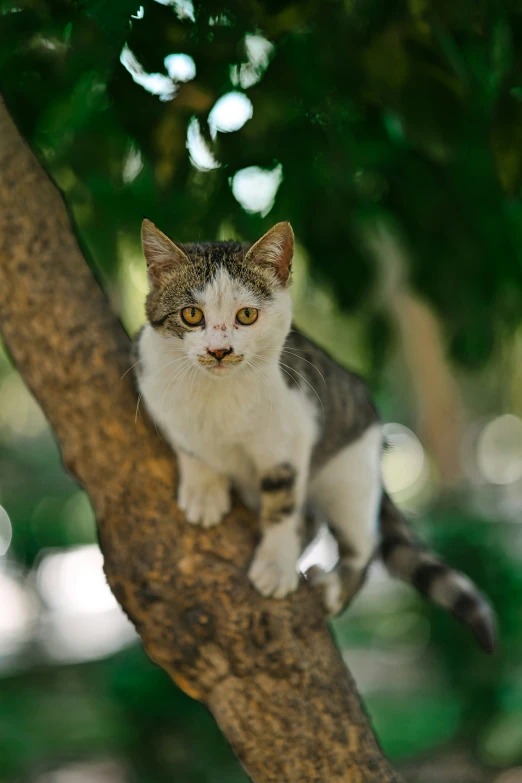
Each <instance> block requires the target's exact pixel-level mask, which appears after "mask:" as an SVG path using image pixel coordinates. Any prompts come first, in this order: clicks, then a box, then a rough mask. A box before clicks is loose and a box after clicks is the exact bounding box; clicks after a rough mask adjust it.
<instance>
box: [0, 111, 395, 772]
mask: <svg viewBox="0 0 522 783" xmlns="http://www.w3.org/2000/svg"><path fill="white" fill-rule="evenodd" d="M0 327H1V330H2V333H3V336H4V338H5V341H6V343H7V346H8V348H9V350H10V352H11V355H12V357H13V359H14V361H15V362H16V364H17V366H18V369H19V370H20V372H21V373H22V375H23V377H24V378H25V380H26V382H27V384H28V385H29V387H30V388H31V390H32V391H33V393H34V395H35V396H36V398H37V399H38V401H39V402H40V404H41V406H42V408H43V410H44V411H45V413H46V415H47V417H48V419H49V421H50V423H51V425H52V427H53V428H54V431H55V432H56V435H57V438H58V440H59V442H60V446H61V449H62V454H63V459H64V462H65V465H66V466H67V468H68V469H69V470H70V471H71V472H72V473H73V474H74V475H75V476H77V478H78V480H79V481H80V482H81V484H82V485H83V486H84V487H85V489H86V491H87V492H88V494H89V496H90V498H91V500H92V503H93V505H94V509H95V512H96V516H97V520H98V528H99V537H100V543H101V548H102V550H103V554H104V558H105V572H106V574H107V579H108V581H109V584H110V586H111V588H112V590H113V592H114V594H115V595H116V597H117V599H118V600H119V602H120V603H121V605H122V606H123V608H124V610H125V611H126V612H127V614H128V615H129V617H130V618H131V620H132V621H133V622H134V624H135V625H136V628H137V630H138V633H139V634H140V636H141V638H142V640H143V643H144V645H145V648H146V650H147V652H148V654H149V655H150V657H151V658H152V659H153V660H154V661H155V662H156V663H157V664H159V665H160V666H162V667H163V668H164V669H165V670H166V671H167V672H168V673H169V675H170V676H171V677H172V678H173V679H174V680H175V681H176V682H177V683H178V685H179V686H180V687H181V688H182V689H183V690H184V691H185V692H186V693H188V694H189V695H191V696H193V697H194V698H196V699H200V700H201V701H202V702H204V703H205V704H206V705H207V706H208V707H209V708H210V710H211V711H212V713H213V715H214V716H215V718H216V720H217V722H218V724H219V725H220V727H221V729H222V730H223V732H224V733H225V735H226V737H227V738H228V740H229V741H230V743H231V745H232V747H233V749H234V751H235V752H236V754H237V756H238V757H239V759H240V760H241V762H242V763H243V764H244V766H245V769H246V770H247V772H248V774H249V775H250V776H251V778H252V779H253V780H254V781H256V782H258V783H268V781H274V783H275V782H277V783H284V782H285V781H295V782H296V783H308V782H309V783H312V781H314V783H335V782H336V781H346V783H348V781H350V782H353V783H355V782H356V781H357V782H359V781H372V782H375V781H390V783H391V781H395V782H396V783H397V781H399V778H398V777H397V775H396V774H395V773H394V772H393V770H392V769H391V768H390V766H389V764H388V762H387V760H386V759H385V758H384V757H383V756H382V754H381V752H380V750H379V748H378V745H377V742H376V740H375V738H374V736H373V734H372V732H371V730H370V728H369V726H368V721H367V719H366V716H365V715H364V712H363V710H362V708H361V704H360V701H359V697H358V695H357V692H356V690H355V688H354V684H353V682H352V680H351V677H350V675H349V674H348V672H347V671H346V669H345V668H344V666H343V664H342V661H341V659H340V657H339V655H338V653H337V651H336V649H335V647H334V645H333V643H332V640H331V637H330V635H329V633H328V630H327V628H326V625H325V622H324V619H323V616H322V614H321V611H320V608H319V604H318V602H317V601H316V599H315V597H314V596H313V595H312V594H311V593H310V591H308V590H307V588H306V586H304V585H303V586H301V588H300V590H299V591H298V593H297V594H295V595H294V596H292V598H291V599H290V600H287V601H282V602H277V601H273V600H270V599H264V598H262V597H261V596H260V595H258V594H257V593H256V592H255V591H254V590H253V588H252V587H251V586H250V584H249V582H248V579H247V577H246V567H247V564H248V562H249V560H250V558H251V555H252V551H253V547H254V543H255V539H256V535H257V532H256V525H255V522H254V520H253V519H252V518H251V516H250V515H249V514H248V513H247V512H246V511H245V510H244V509H243V508H241V507H236V508H235V509H234V511H233V512H232V513H231V514H230V515H229V516H228V518H227V519H226V521H225V522H224V524H222V525H221V526H219V527H218V528H215V529H213V530H211V531H205V530H200V529H194V528H193V527H191V526H190V525H187V524H186V523H185V522H184V520H183V517H182V514H181V513H180V512H179V510H178V509H177V507H176V505H175V502H174V498H175V463H174V458H173V455H172V453H171V452H170V450H169V449H168V448H167V446H166V445H165V443H164V442H162V441H161V440H160V439H159V438H158V436H157V435H156V434H155V432H154V429H153V428H152V427H150V426H148V424H147V423H144V422H143V421H142V420H141V419H140V418H138V420H137V422H135V411H136V397H135V394H134V391H133V388H132V383H131V379H130V374H127V375H126V376H125V377H124V378H122V376H123V374H124V372H125V371H126V370H127V369H128V367H129V359H128V352H129V341H128V338H127V336H126V335H125V333H124V331H123V329H122V327H121V326H120V324H119V323H118V321H117V319H116V318H115V316H114V315H113V314H112V313H111V311H110V309H109V306H108V304H107V301H106V299H105V298H104V296H103V294H102V292H101V291H100V289H99V288H98V286H97V284H96V283H95V281H94V279H93V277H92V275H91V274H90V272H89V269H88V267H87V265H86V263H85V261H84V258H83V256H82V253H81V251H80V249H79V247H78V244H77V242H76V239H75V236H74V233H73V231H72V228H71V223H70V220H69V217H68V214H67V211H66V209H65V206H64V203H63V201H62V198H61V197H60V195H59V193H58V191H57V189H56V188H55V186H54V185H53V184H52V183H51V182H50V180H49V179H48V177H47V176H46V174H45V173H44V171H43V170H42V168H41V167H40V165H39V164H38V162H37V160H36V159H35V157H34V156H33V154H32V153H31V151H30V150H29V148H28V147H27V145H26V144H25V142H24V141H23V140H22V139H21V138H20V136H19V134H18V133H17V131H16V128H15V126H14V125H13V123H12V121H11V119H10V117H9V115H8V113H7V111H6V110H5V107H4V105H3V103H1V101H0Z"/></svg>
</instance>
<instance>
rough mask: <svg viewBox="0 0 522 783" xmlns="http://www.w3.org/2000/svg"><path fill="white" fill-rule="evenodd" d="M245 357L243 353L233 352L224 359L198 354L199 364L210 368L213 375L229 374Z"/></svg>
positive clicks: (207, 368) (206, 368)
mask: <svg viewBox="0 0 522 783" xmlns="http://www.w3.org/2000/svg"><path fill="white" fill-rule="evenodd" d="M243 359H244V355H243V354H237V353H233V354H231V355H230V356H224V357H223V358H222V359H214V357H212V356H208V355H207V356H198V362H199V364H200V365H201V366H202V367H204V368H205V370H208V371H209V372H210V373H212V375H216V376H224V375H228V374H229V373H230V372H231V371H232V370H233V369H234V368H235V367H237V366H238V365H239V364H241V362H242V361H243Z"/></svg>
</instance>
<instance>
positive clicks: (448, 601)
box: [380, 494, 495, 653]
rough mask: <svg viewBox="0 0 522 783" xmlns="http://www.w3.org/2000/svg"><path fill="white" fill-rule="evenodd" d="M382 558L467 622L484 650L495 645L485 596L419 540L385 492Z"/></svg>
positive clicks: (489, 650)
mask: <svg viewBox="0 0 522 783" xmlns="http://www.w3.org/2000/svg"><path fill="white" fill-rule="evenodd" d="M380 528H381V544H380V554H381V557H382V560H383V562H384V564H385V566H386V568H387V569H388V571H389V572H390V573H391V575H392V576H396V577H398V578H399V579H402V580H403V581H405V582H409V583H410V584H412V585H413V586H414V587H416V588H417V590H419V592H421V593H423V594H424V595H425V596H427V597H428V598H429V599H430V600H431V601H433V603H435V604H438V605H439V606H442V608H443V609H446V610H447V611H448V612H451V614H453V615H455V617H457V618H458V619H459V620H462V622H464V623H466V625H469V627H470V628H471V630H472V631H473V633H474V634H475V636H476V637H477V640H478V642H479V644H480V645H481V646H482V647H483V649H484V650H485V651H486V652H487V653H492V652H493V650H494V648H495V621H494V615H493V612H492V611H491V608H490V607H489V605H488V603H487V601H486V599H485V598H484V597H483V596H482V595H481V594H480V593H479V591H478V590H477V588H476V587H475V585H474V584H473V583H472V582H471V581H470V580H469V579H468V578H467V577H465V576H464V575H463V574H460V573H459V572H458V571H454V570H453V569H452V568H450V567H449V566H448V565H446V563H444V562H442V560H440V559H439V558H438V557H437V556H436V555H434V554H433V553H432V552H430V551H429V550H428V549H426V548H424V547H423V546H422V545H421V544H419V543H418V542H417V541H416V540H415V539H414V537H413V536H412V534H411V532H410V529H409V527H408V524H407V522H406V520H405V519H404V517H403V516H402V514H401V512H400V511H399V509H398V508H396V506H395V505H394V504H393V502H392V501H391V500H390V498H389V497H388V495H386V494H384V496H383V499H382V504H381V511H380Z"/></svg>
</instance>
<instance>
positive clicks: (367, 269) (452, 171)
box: [0, 0, 522, 364]
mask: <svg viewBox="0 0 522 783" xmlns="http://www.w3.org/2000/svg"><path fill="white" fill-rule="evenodd" d="M164 2H166V0H162V2H161V3H160V2H155V1H154V0H144V3H143V5H142V6H139V4H138V0H132V2H129V0H113V2H110V3H109V2H107V1H106V0H105V1H104V0H97V1H93V0H90V1H89V0H85V1H84V2H77V3H72V2H65V1H64V0H62V1H61V2H59V1H58V0H38V2H36V0H34V1H33V0H27V1H26V2H23V3H17V4H14V3H11V2H7V3H6V2H5V0H4V9H3V16H2V17H1V24H2V28H3V33H2V35H3V39H4V41H5V44H6V45H4V46H2V53H1V55H0V80H1V83H2V86H3V88H4V90H5V92H6V96H7V99H8V100H9V99H10V103H11V104H12V105H13V108H14V109H15V111H16V113H17V115H18V117H17V118H18V121H19V122H20V123H21V125H22V127H23V128H24V130H25V133H26V134H27V136H28V137H29V139H30V140H31V142H32V144H33V145H34V146H35V147H36V148H37V149H39V150H40V152H41V155H42V157H43V159H44V160H45V161H46V163H47V165H48V167H49V168H50V170H51V172H52V174H53V175H54V176H55V177H56V179H57V181H58V182H59V183H60V185H61V187H62V188H63V189H64V190H65V191H66V194H67V198H68V202H69V204H70V205H71V208H72V209H73V211H74V213H75V216H76V218H77V220H78V222H79V223H80V225H81V229H82V236H83V237H84V239H85V241H86V243H87V245H88V246H89V248H90V249H91V252H92V255H93V257H94V259H95V262H96V263H97V264H99V265H106V266H107V268H106V269H105V270H104V271H105V272H107V273H108V274H109V275H110V274H111V272H113V271H114V269H111V264H116V259H117V253H116V247H115V241H116V240H115V237H116V234H117V231H120V232H125V233H129V234H132V235H133V236H137V232H138V224H139V221H140V219H141V217H142V216H143V215H147V216H148V217H150V218H151V219H152V220H154V221H155V222H157V223H158V224H160V225H161V227H162V228H163V229H164V230H166V231H169V232H171V233H172V234H173V235H174V236H176V237H177V238H178V239H180V240H181V241H183V240H195V239H196V240H197V239H203V238H214V237H216V236H219V235H222V234H223V233H224V234H227V233H228V234H231V233H236V234H239V235H240V236H243V237H245V238H250V237H256V236H257V235H258V234H259V233H260V232H262V231H263V230H264V229H266V228H267V227H268V226H269V225H270V224H271V223H273V222H274V221H276V220H279V219H282V218H286V219H290V220H291V221H292V223H293V225H294V227H295V230H296V234H297V236H298V238H299V241H300V242H301V243H302V245H303V246H304V247H305V249H306V250H307V251H308V252H309V254H310V255H311V258H312V272H313V274H314V275H316V276H317V278H320V279H322V280H324V281H327V282H328V283H329V284H330V285H331V287H332V289H333V290H334V291H335V294H336V296H337V298H338V300H339V302H340V304H341V305H342V306H343V307H345V308H348V309H361V308H366V309H369V311H370V312H371V318H370V321H369V323H370V331H369V335H368V336H369V338H370V339H371V338H372V336H373V337H375V336H376V335H380V334H381V333H382V329H381V328H379V325H380V324H381V322H382V317H383V308H382V305H380V304H379V305H378V304H375V303H372V302H373V300H372V298H371V296H370V294H371V292H372V286H373V284H374V283H375V279H376V276H378V270H377V269H376V267H375V263H374V261H373V259H372V256H371V254H370V252H369V251H368V248H367V247H366V245H365V242H364V241H363V236H364V234H365V232H366V231H367V230H370V231H371V228H372V226H373V225H374V222H375V221H376V220H379V219H381V220H382V219H384V220H387V221H389V222H391V224H392V225H393V226H394V227H395V229H396V230H397V231H398V232H399V234H400V236H401V237H402V240H403V242H404V244H405V247H406V248H407V249H408V254H407V257H408V259H409V270H408V271H409V276H410V278H411V281H412V283H413V285H414V286H415V287H416V289H417V290H418V291H419V292H420V294H421V295H422V296H423V297H425V298H426V299H428V300H429V301H430V302H431V303H433V305H434V306H435V307H436V309H437V311H438V312H439V313H440V314H441V316H442V319H443V323H444V325H445V329H446V331H447V336H448V339H449V341H450V345H451V349H452V351H453V354H454V355H455V356H456V357H457V358H458V359H460V360H461V361H463V362H465V363H468V364H479V363H481V362H483V361H485V360H486V359H487V358H488V357H489V355H490V353H491V350H492V348H493V346H494V342H495V339H498V338H500V337H502V336H503V335H504V334H505V333H506V330H509V329H512V328H513V327H514V326H515V325H516V324H517V323H518V322H519V318H520V313H521V312H522V307H521V292H522V233H521V231H520V225H521V222H522V221H521V218H522V208H521V204H520V200H519V195H520V187H521V184H522V46H521V40H522V13H521V11H520V6H519V4H518V3H516V2H514V0H511V2H509V1H508V0H505V1H504V2H493V0H473V2H472V1H471V0H453V2H447V1H446V0H444V2H440V0H437V1H435V0H409V1H408V2H407V1H406V0H401V1H400V2H396V3H389V2H387V0H380V1H379V0H328V2H320V0H297V1H294V2H275V1H274V0H266V1H265V2H258V1H257V0H247V2H245V0H229V2H222V1H221V0H219V1H218V0H211V1H210V2H200V3H197V2H196V3H194V5H193V4H192V2H191V0H176V2H174V0H172V2H171V3H170V4H168V5H167V4H163V3H164ZM15 5H16V7H14V6H15ZM252 36H257V39H258V40H257V46H258V48H257V54H256V53H255V52H254V54H252V50H251V47H250V49H249V41H250V42H251V40H252ZM260 37H262V38H261V50H262V51H261V54H259V44H260V40H259V39H260ZM125 45H127V46H128V48H129V49H130V51H131V52H132V53H133V55H134V56H135V58H136V60H137V61H138V63H139V64H140V65H141V66H142V69H143V71H144V72H146V73H147V74H162V75H163V78H166V77H167V71H166V66H165V58H166V57H167V56H168V55H170V54H173V53H183V54H186V55H189V56H190V57H192V58H193V60H194V62H195V66H196V75H195V78H194V79H192V80H190V81H188V82H185V83H179V82H177V83H176V82H175V83H174V84H173V85H172V86H173V93H175V94H174V96H173V97H172V99H171V100H160V99H159V97H158V95H153V94H151V93H150V92H147V90H146V89H144V87H143V86H141V85H140V84H138V83H135V82H134V81H133V79H132V78H131V75H130V74H129V72H128V71H127V70H126V69H125V68H124V67H123V66H122V65H121V63H120V54H121V52H122V49H123V47H124V46H125ZM254 48H255V46H254ZM242 85H243V86H242ZM232 91H234V92H237V91H239V92H241V93H244V94H245V95H246V96H247V97H248V99H249V100H250V101H251V103H252V107H253V115H252V118H251V119H249V120H248V121H247V122H246V123H245V124H244V125H243V127H241V128H240V129H239V130H238V131H236V132H231V133H225V132H219V131H218V132H217V133H215V134H214V135H215V138H212V136H211V132H210V128H209V123H208V116H209V112H210V111H211V109H212V107H213V106H214V105H215V103H216V101H217V100H218V99H219V98H220V97H221V96H223V95H226V94H227V93H230V92H232ZM194 118H196V119H197V121H198V124H199V130H200V133H201V137H202V139H203V140H204V141H201V143H205V144H206V145H207V147H208V150H209V151H210V152H211V153H212V155H214V156H215V159H216V161H217V162H218V163H219V164H220V165H219V167H218V168H215V169H213V170H210V171H200V170H198V168H197V167H195V166H194V165H193V164H192V163H191V159H190V155H189V152H188V150H187V131H188V128H189V127H190V126H191V123H192V126H191V127H192V132H194V133H195V132H196V131H194V128H195V127H196V126H195V124H194V123H195V120H194ZM132 155H134V156H135V159H136V160H138V159H139V160H141V163H142V164H143V167H142V169H141V170H140V172H139V174H138V175H137V176H135V177H134V178H131V177H130V176H129V175H125V171H126V164H127V165H128V161H129V156H132ZM136 156H140V157H139V158H138V157H136ZM251 166H257V167H260V168H262V169H266V170H268V171H273V170H274V169H275V168H276V167H277V166H281V167H282V176H283V179H282V183H281V185H280V187H279V190H278V192H277V197H276V199H275V205H274V207H273V208H272V209H271V210H270V211H269V213H268V214H265V215H264V216H261V215H260V214H259V213H249V212H247V211H245V210H244V209H241V208H240V207H239V205H238V203H237V201H236V199H235V198H234V195H233V192H232V188H231V182H232V179H233V177H234V175H235V174H236V173H237V172H238V171H241V170H243V169H245V168H247V167H251Z"/></svg>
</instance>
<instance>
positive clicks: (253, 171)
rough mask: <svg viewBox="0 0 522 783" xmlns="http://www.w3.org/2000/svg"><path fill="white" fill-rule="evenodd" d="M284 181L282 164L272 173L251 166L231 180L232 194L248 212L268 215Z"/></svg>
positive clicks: (237, 173)
mask: <svg viewBox="0 0 522 783" xmlns="http://www.w3.org/2000/svg"><path fill="white" fill-rule="evenodd" d="M282 181H283V167H282V166H281V164H279V165H278V166H276V167H275V168H274V169H272V171H270V169H262V168H260V167H259V166H249V167H248V168H246V169H241V170H240V171H238V172H236V174H234V176H233V177H232V180H231V187H232V193H233V194H234V198H235V199H236V201H238V202H239V203H240V204H241V206H242V207H243V209H244V210H245V211H246V212H252V213H257V212H259V213H260V214H261V215H262V217H264V216H265V215H267V214H268V213H269V212H270V210H271V209H272V207H273V206H274V202H275V197H276V194H277V191H278V189H279V185H280V184H281V182H282Z"/></svg>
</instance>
